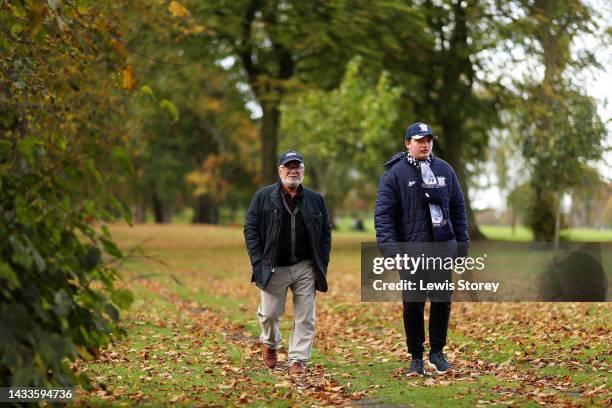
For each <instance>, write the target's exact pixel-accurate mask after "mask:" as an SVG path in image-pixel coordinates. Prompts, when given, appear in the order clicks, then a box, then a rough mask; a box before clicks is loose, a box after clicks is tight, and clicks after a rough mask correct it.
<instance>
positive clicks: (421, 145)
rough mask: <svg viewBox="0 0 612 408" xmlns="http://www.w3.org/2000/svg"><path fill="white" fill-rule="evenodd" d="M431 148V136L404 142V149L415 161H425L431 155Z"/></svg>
mask: <svg viewBox="0 0 612 408" xmlns="http://www.w3.org/2000/svg"><path fill="white" fill-rule="evenodd" d="M432 148H433V136H425V137H422V138H420V139H412V138H411V139H408V140H406V149H408V151H409V152H410V154H411V155H412V156H413V157H414V158H415V159H417V160H425V159H426V158H427V156H429V155H430V154H431V149H432Z"/></svg>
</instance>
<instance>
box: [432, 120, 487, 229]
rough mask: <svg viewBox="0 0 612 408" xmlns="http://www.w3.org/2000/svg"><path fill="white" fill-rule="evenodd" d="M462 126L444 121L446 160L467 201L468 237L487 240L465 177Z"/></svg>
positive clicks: (454, 122)
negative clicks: (475, 213)
mask: <svg viewBox="0 0 612 408" xmlns="http://www.w3.org/2000/svg"><path fill="white" fill-rule="evenodd" d="M462 129H463V126H462V124H460V123H458V122H456V121H442V132H443V133H444V152H445V153H446V154H445V155H444V159H446V160H447V161H448V163H449V164H450V165H451V167H452V168H453V169H454V170H455V173H456V174H457V178H458V179H459V184H460V185H461V191H463V197H464V199H465V211H466V213H467V219H468V235H469V236H470V240H481V239H486V237H485V235H484V234H483V233H482V232H481V231H480V228H478V223H477V222H476V217H475V216H474V211H473V210H472V205H471V200H470V192H469V187H468V185H467V178H466V175H465V165H464V163H465V161H464V160H461V150H462V149H461V146H462V144H463V140H462V138H461V132H462V131H463V130H462Z"/></svg>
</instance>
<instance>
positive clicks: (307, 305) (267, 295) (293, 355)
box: [257, 260, 316, 364]
mask: <svg viewBox="0 0 612 408" xmlns="http://www.w3.org/2000/svg"><path fill="white" fill-rule="evenodd" d="M288 288H291V292H292V293H293V307H294V310H295V321H294V325H293V331H292V332H291V338H290V339H289V355H288V360H289V364H291V363H293V362H295V361H299V362H302V363H306V362H307V361H308V359H309V358H310V353H311V350H312V342H313V340H314V335H315V296H316V290H315V276H314V269H313V266H312V262H311V261H310V260H305V261H301V262H298V263H297V264H295V265H291V266H277V267H276V269H275V270H274V272H273V273H272V276H271V277H270V280H269V281H268V285H267V286H266V289H265V290H262V291H261V303H260V305H259V309H258V310H257V316H258V318H259V324H260V326H261V336H260V339H261V342H262V343H263V344H265V345H266V346H267V347H269V348H274V349H275V348H277V347H278V345H279V344H280V341H281V339H282V336H281V333H280V327H279V325H280V317H281V316H282V315H283V313H284V312H285V302H286V300H287V289H288Z"/></svg>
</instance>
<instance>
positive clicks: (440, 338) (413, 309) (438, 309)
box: [404, 302, 451, 359]
mask: <svg viewBox="0 0 612 408" xmlns="http://www.w3.org/2000/svg"><path fill="white" fill-rule="evenodd" d="M450 311H451V302H431V310H430V312H429V344H430V346H431V351H430V354H433V353H437V352H439V351H442V349H443V348H444V346H445V345H446V334H447V332H448V321H449V319H450ZM404 330H406V344H407V345H408V353H410V354H411V355H412V358H413V359H422V358H423V352H424V351H425V347H424V346H423V343H425V302H404Z"/></svg>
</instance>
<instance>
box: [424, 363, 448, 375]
mask: <svg viewBox="0 0 612 408" xmlns="http://www.w3.org/2000/svg"><path fill="white" fill-rule="evenodd" d="M427 365H428V366H429V368H431V369H433V370H434V371H435V372H436V373H438V374H447V373H450V372H451V371H453V369H452V368H449V369H448V370H446V371H438V368H437V367H436V366H435V364H432V363H431V361H429V360H427Z"/></svg>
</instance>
